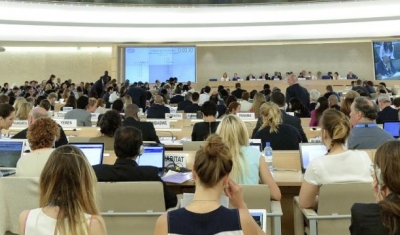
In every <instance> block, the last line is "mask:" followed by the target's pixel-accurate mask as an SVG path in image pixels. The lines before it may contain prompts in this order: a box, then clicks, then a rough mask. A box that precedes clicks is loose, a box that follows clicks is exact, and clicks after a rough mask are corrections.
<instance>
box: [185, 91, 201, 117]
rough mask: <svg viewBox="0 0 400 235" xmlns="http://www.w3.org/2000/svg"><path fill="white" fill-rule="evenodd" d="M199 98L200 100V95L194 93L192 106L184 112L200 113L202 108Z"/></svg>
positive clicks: (187, 107)
mask: <svg viewBox="0 0 400 235" xmlns="http://www.w3.org/2000/svg"><path fill="white" fill-rule="evenodd" d="M199 98H200V94H199V93H197V92H193V94H192V102H193V103H192V104H191V105H188V106H186V107H185V108H184V109H183V110H184V111H185V113H197V112H198V111H200V109H201V106H200V105H199Z"/></svg>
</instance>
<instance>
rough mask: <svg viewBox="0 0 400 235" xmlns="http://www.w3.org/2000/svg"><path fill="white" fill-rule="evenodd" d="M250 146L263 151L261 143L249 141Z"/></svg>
mask: <svg viewBox="0 0 400 235" xmlns="http://www.w3.org/2000/svg"><path fill="white" fill-rule="evenodd" d="M250 147H253V148H255V149H257V150H259V151H260V152H262V151H263V150H262V145H261V143H254V142H251V143H250Z"/></svg>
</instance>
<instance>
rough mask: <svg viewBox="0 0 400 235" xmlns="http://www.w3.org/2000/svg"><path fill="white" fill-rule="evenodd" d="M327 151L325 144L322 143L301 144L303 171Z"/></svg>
mask: <svg viewBox="0 0 400 235" xmlns="http://www.w3.org/2000/svg"><path fill="white" fill-rule="evenodd" d="M326 153H327V149H326V147H325V145H323V144H320V143H304V144H300V161H301V171H302V172H303V173H304V172H306V169H307V167H308V165H309V164H310V162H311V161H312V160H313V159H315V158H318V157H321V156H324V155H325V154H326Z"/></svg>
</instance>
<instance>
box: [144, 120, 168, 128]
mask: <svg viewBox="0 0 400 235" xmlns="http://www.w3.org/2000/svg"><path fill="white" fill-rule="evenodd" d="M147 121H148V122H151V123H153V125H154V128H155V129H165V128H171V123H170V122H169V121H167V120H147Z"/></svg>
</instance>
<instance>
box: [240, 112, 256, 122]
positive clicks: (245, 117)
mask: <svg viewBox="0 0 400 235" xmlns="http://www.w3.org/2000/svg"><path fill="white" fill-rule="evenodd" d="M237 116H238V117H239V118H240V119H242V120H254V119H256V117H255V116H254V113H237Z"/></svg>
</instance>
